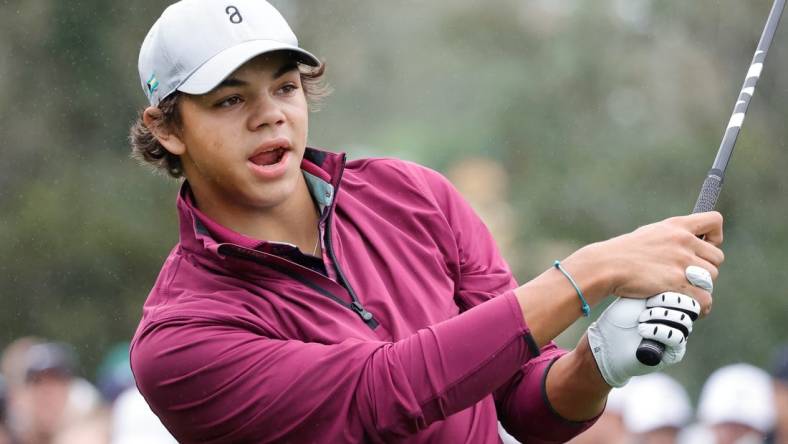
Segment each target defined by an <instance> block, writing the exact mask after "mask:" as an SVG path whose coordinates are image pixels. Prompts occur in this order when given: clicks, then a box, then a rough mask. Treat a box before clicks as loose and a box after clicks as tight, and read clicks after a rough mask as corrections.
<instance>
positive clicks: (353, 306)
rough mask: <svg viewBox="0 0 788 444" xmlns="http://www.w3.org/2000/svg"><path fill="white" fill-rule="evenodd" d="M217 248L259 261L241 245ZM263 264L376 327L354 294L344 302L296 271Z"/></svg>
mask: <svg viewBox="0 0 788 444" xmlns="http://www.w3.org/2000/svg"><path fill="white" fill-rule="evenodd" d="M219 250H220V251H219V252H220V253H222V254H226V255H228V256H233V257H236V258H238V259H243V260H248V261H253V262H255V263H258V264H259V263H260V262H259V261H257V258H256V257H255V256H254V254H250V252H248V251H246V249H244V248H242V247H233V246H231V245H225V246H220V247H219ZM265 266H266V267H270V268H273V269H274V270H276V271H278V272H280V273H282V274H286V275H287V276H289V277H291V278H293V279H295V280H297V281H298V282H301V283H302V284H304V285H306V286H307V287H309V288H311V289H312V290H315V291H317V292H318V293H320V294H322V295H323V296H325V297H327V298H329V299H331V300H332V301H334V302H336V303H338V304H340V305H342V306H344V307H345V308H348V309H350V310H351V311H353V312H354V313H356V314H357V315H358V316H359V317H360V318H361V320H362V321H364V323H365V324H367V325H368V326H369V328H371V329H373V330H374V329H376V328H377V327H378V325H379V324H378V321H377V320H375V318H374V316H373V315H372V313H370V312H369V311H367V310H366V309H365V308H364V307H363V306H362V305H361V304H360V303H359V302H358V300H357V299H356V298H355V296H354V295H353V294H351V298H353V302H351V303H347V302H345V300H343V299H342V298H340V297H338V296H336V295H335V294H333V293H331V292H330V291H328V290H326V289H325V288H323V287H321V286H319V285H317V284H315V283H314V282H312V281H310V280H309V279H306V278H304V277H303V276H300V275H298V274H297V273H292V272H290V271H288V270H286V269H285V268H284V267H280V266H278V265H274V264H265ZM348 293H350V292H348Z"/></svg>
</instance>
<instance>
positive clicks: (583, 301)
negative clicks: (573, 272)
mask: <svg viewBox="0 0 788 444" xmlns="http://www.w3.org/2000/svg"><path fill="white" fill-rule="evenodd" d="M553 266H554V267H555V268H557V269H558V271H560V272H561V273H563V275H564V276H566V278H567V279H569V282H571V283H572V286H573V287H575V291H576V292H577V297H579V298H580V303H581V304H582V305H581V306H580V309H581V310H583V316H585V317H588V316H589V315H590V314H591V307H589V306H588V302H586V298H585V297H583V292H582V291H580V287H578V286H577V283H576V282H575V280H574V279H572V276H570V275H569V273H567V271H566V270H564V267H562V266H561V261H559V260H556V261H555V262H553Z"/></svg>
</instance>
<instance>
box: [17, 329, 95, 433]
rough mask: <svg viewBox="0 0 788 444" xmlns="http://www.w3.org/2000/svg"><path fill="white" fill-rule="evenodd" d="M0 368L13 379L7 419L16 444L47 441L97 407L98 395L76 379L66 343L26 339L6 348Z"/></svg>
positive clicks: (69, 348)
mask: <svg viewBox="0 0 788 444" xmlns="http://www.w3.org/2000/svg"><path fill="white" fill-rule="evenodd" d="M3 368H4V370H6V371H8V375H10V377H11V378H13V380H14V384H13V385H12V386H11V387H12V389H11V393H10V398H11V401H12V402H10V404H9V406H8V408H9V411H8V414H9V415H8V416H9V426H10V428H11V431H12V433H13V435H14V438H15V440H16V441H15V442H18V443H20V444H43V443H50V442H52V440H53V439H54V438H55V436H56V435H57V434H58V433H59V432H60V431H61V430H62V429H64V428H65V427H66V426H69V425H71V424H74V423H77V422H79V421H81V420H83V419H84V418H85V417H88V416H90V415H92V414H94V412H95V411H96V410H97V409H98V408H99V407H100V405H101V403H100V396H99V394H98V391H97V390H96V389H95V388H94V387H93V386H92V385H91V384H90V383H89V382H87V381H85V380H84V379H81V378H78V377H76V375H75V371H76V355H75V354H74V351H73V350H72V349H71V347H69V346H68V345H65V344H59V343H53V342H40V341H38V340H35V339H31V338H25V339H24V340H20V341H17V342H15V343H13V344H12V345H11V346H9V348H7V349H6V353H4V357H3Z"/></svg>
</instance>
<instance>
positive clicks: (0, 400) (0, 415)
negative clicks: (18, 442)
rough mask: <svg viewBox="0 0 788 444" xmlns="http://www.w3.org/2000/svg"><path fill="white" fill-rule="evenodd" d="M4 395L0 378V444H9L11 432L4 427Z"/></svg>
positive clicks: (0, 378) (3, 387) (3, 382)
mask: <svg viewBox="0 0 788 444" xmlns="http://www.w3.org/2000/svg"><path fill="white" fill-rule="evenodd" d="M6 394H7V391H6V384H5V379H4V378H3V377H2V376H0V444H11V432H9V431H8V427H7V426H6V424H7V423H6V402H7V397H6Z"/></svg>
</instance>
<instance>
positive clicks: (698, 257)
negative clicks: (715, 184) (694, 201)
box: [564, 211, 725, 315]
mask: <svg viewBox="0 0 788 444" xmlns="http://www.w3.org/2000/svg"><path fill="white" fill-rule="evenodd" d="M721 243H722V215H721V214H720V213H718V212H716V211H711V212H707V213H696V214H690V215H688V216H678V217H671V218H669V219H665V220H663V221H661V222H657V223H654V224H651V225H646V226H643V227H640V228H638V229H637V230H635V231H633V232H631V233H628V234H624V235H621V236H618V237H614V238H612V239H609V240H607V241H603V242H598V243H595V244H591V245H589V246H587V247H584V248H581V249H580V250H578V251H577V252H575V253H574V254H572V255H571V256H569V257H568V258H567V259H566V260H565V261H564V263H565V264H566V263H569V262H570V261H571V262H578V263H582V262H585V263H586V264H588V265H589V266H592V267H597V269H599V270H601V271H602V272H603V273H604V272H608V273H609V274H608V275H609V276H610V279H609V280H608V284H609V287H608V288H607V294H614V295H616V296H621V297H627V298H636V299H644V298H648V297H651V296H654V295H655V294H659V293H662V292H665V291H673V292H677V293H682V294H685V295H688V296H691V297H692V298H694V299H695V300H696V301H698V303H699V304H700V307H701V315H705V314H707V313H708V312H709V311H710V310H711V293H710V292H709V291H707V290H705V289H703V288H699V287H695V286H693V285H692V284H690V282H689V281H688V280H687V277H686V276H685V274H684V273H685V270H686V268H687V267H688V266H690V265H694V266H698V267H701V268H703V269H705V270H707V271H708V272H709V273H710V274H711V277H712V279H716V278H717V275H718V267H719V266H720V264H721V263H722V261H723V260H724V259H725V255H724V254H723V252H722V250H720V249H719V248H718V247H719V245H720V244H721ZM578 268H579V267H578Z"/></svg>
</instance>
